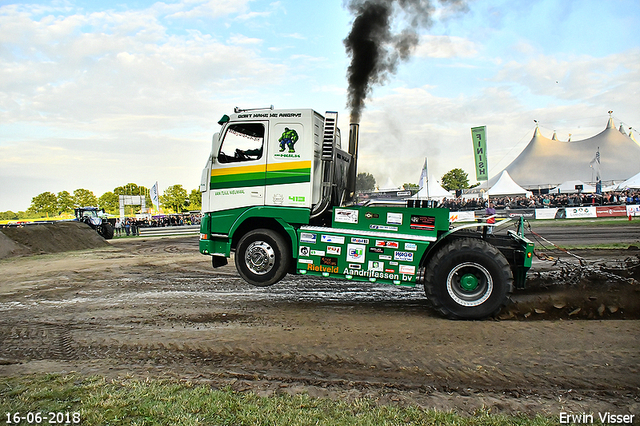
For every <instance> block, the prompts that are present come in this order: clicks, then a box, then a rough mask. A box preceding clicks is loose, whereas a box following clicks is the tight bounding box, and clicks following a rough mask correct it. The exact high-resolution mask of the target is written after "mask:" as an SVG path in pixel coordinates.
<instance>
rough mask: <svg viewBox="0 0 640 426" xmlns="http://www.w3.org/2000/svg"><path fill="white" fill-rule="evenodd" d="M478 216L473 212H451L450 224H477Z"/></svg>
mask: <svg viewBox="0 0 640 426" xmlns="http://www.w3.org/2000/svg"><path fill="white" fill-rule="evenodd" d="M475 221H476V215H475V213H474V212H473V211H466V212H449V222H451V223H453V222H475Z"/></svg>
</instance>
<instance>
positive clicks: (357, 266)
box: [349, 264, 362, 269]
mask: <svg viewBox="0 0 640 426" xmlns="http://www.w3.org/2000/svg"><path fill="white" fill-rule="evenodd" d="M349 268H351V269H361V268H362V265H353V264H351V265H349Z"/></svg>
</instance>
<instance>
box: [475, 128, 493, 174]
mask: <svg viewBox="0 0 640 426" xmlns="http://www.w3.org/2000/svg"><path fill="white" fill-rule="evenodd" d="M471 138H472V139H473V155H474V157H475V159H476V180H477V181H481V180H488V179H489V170H488V167H489V164H488V163H487V128H486V126H481V127H472V128H471Z"/></svg>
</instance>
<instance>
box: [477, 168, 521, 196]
mask: <svg viewBox="0 0 640 426" xmlns="http://www.w3.org/2000/svg"><path fill="white" fill-rule="evenodd" d="M487 192H488V193H489V196H491V197H493V196H496V195H502V196H507V195H511V196H518V195H521V196H526V197H530V196H531V195H532V193H531V191H527V190H526V189H524V188H522V187H521V186H520V185H518V184H517V183H515V182H514V181H513V179H511V176H509V172H507V171H506V170H503V171H502V174H501V175H500V178H499V179H498V181H497V182H496V183H495V184H494V185H493V186H492V187H491V188H489V191H487Z"/></svg>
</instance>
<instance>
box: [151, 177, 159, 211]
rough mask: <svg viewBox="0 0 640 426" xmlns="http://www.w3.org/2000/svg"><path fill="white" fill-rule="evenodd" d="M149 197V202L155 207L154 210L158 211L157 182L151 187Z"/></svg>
mask: <svg viewBox="0 0 640 426" xmlns="http://www.w3.org/2000/svg"><path fill="white" fill-rule="evenodd" d="M149 196H150V197H151V202H152V203H153V205H154V206H156V210H160V199H159V198H158V182H156V184H155V185H153V186H152V187H151V193H150V194H149Z"/></svg>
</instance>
